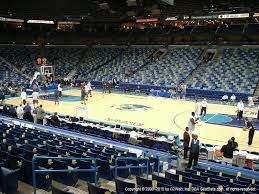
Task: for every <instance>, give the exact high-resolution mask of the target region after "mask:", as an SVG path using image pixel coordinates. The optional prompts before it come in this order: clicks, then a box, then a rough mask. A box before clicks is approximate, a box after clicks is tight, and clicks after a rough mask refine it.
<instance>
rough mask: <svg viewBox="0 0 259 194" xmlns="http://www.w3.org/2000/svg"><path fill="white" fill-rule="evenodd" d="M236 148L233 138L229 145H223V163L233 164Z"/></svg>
mask: <svg viewBox="0 0 259 194" xmlns="http://www.w3.org/2000/svg"><path fill="white" fill-rule="evenodd" d="M234 150H235V148H234V146H233V141H232V140H231V139H230V140H228V144H227V145H224V146H222V148H221V150H220V151H221V152H223V159H222V164H232V160H233V152H234Z"/></svg>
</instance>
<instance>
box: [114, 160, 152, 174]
mask: <svg viewBox="0 0 259 194" xmlns="http://www.w3.org/2000/svg"><path fill="white" fill-rule="evenodd" d="M118 160H121V161H122V160H124V161H125V160H126V161H127V160H136V161H138V160H139V161H141V160H142V161H143V160H145V161H146V165H145V166H131V165H126V166H118ZM130 168H134V169H136V168H140V169H142V168H145V169H146V175H147V176H148V174H149V158H135V157H117V158H116V159H115V166H114V169H115V174H114V177H115V178H116V177H117V175H118V169H130Z"/></svg>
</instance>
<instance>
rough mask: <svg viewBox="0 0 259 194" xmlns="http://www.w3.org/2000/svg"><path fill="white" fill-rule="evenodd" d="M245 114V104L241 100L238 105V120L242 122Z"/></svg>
mask: <svg viewBox="0 0 259 194" xmlns="http://www.w3.org/2000/svg"><path fill="white" fill-rule="evenodd" d="M243 112H244V103H243V101H242V100H240V101H239V102H238V103H237V119H238V120H241V119H242V118H243Z"/></svg>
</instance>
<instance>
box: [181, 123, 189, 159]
mask: <svg viewBox="0 0 259 194" xmlns="http://www.w3.org/2000/svg"><path fill="white" fill-rule="evenodd" d="M189 144H190V134H189V128H188V127H185V132H184V134H183V150H184V152H183V159H186V158H187V153H188V150H189Z"/></svg>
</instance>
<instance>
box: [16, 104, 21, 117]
mask: <svg viewBox="0 0 259 194" xmlns="http://www.w3.org/2000/svg"><path fill="white" fill-rule="evenodd" d="M16 114H17V118H18V119H23V108H22V104H20V106H19V107H17V108H16Z"/></svg>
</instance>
